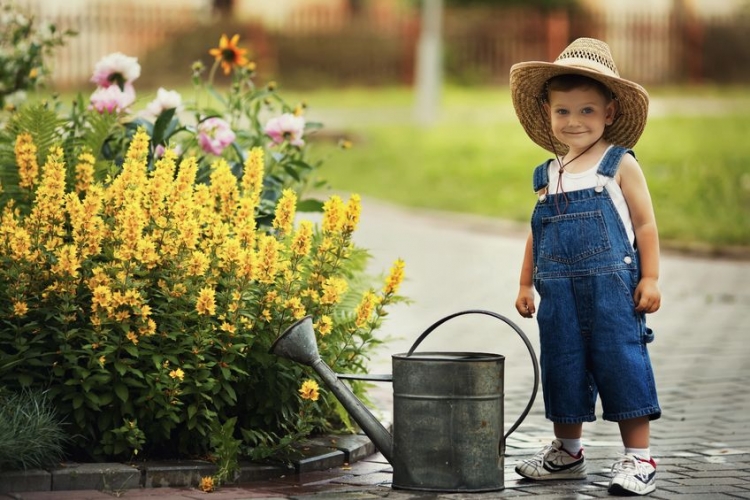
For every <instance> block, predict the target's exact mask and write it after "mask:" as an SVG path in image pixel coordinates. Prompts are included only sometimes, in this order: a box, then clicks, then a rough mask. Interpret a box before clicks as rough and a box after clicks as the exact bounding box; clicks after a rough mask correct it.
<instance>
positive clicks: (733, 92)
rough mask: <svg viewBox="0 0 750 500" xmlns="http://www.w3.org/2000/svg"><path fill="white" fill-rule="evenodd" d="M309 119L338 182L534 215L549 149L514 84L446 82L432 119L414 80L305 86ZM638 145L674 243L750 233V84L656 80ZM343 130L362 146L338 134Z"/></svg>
mask: <svg viewBox="0 0 750 500" xmlns="http://www.w3.org/2000/svg"><path fill="white" fill-rule="evenodd" d="M285 97H287V98H288V100H290V101H292V102H293V101H294V100H295V99H300V100H304V101H305V102H306V103H307V104H308V105H309V108H308V111H307V117H308V119H309V120H319V121H321V122H323V124H324V125H325V127H324V129H323V132H322V133H321V135H320V136H319V137H318V138H317V139H316V138H315V137H311V144H310V148H311V155H312V156H313V157H315V158H324V159H325V161H324V164H323V167H322V168H321V170H320V175H321V177H323V178H324V179H325V180H327V181H328V182H329V184H330V185H331V187H332V188H334V189H336V190H343V191H352V192H358V193H360V194H362V195H366V196H370V197H374V198H378V199H382V200H387V201H391V202H395V203H398V204H403V205H408V206H415V207H424V208H434V209H439V210H448V211H457V212H466V213H473V214H481V215H488V216H493V217H498V218H506V219H513V220H518V221H526V220H528V218H529V216H530V213H531V210H532V208H533V205H534V202H535V197H534V195H533V193H532V192H531V172H532V169H533V167H534V166H536V165H537V164H539V163H541V162H542V161H544V160H545V159H547V158H548V157H549V154H548V153H547V152H545V151H544V150H542V149H541V148H539V147H538V146H536V145H535V144H533V143H532V142H531V141H530V140H529V139H528V138H527V136H526V135H525V133H524V131H523V129H522V128H521V126H520V125H519V124H518V122H517V120H516V118H515V115H514V113H513V109H512V106H511V103H510V98H509V93H508V90H507V88H497V89H465V88H447V89H445V91H444V92H443V95H442V98H441V107H440V112H439V118H438V119H437V120H436V121H435V123H434V124H432V125H431V126H421V125H419V124H417V123H416V122H415V120H414V119H413V114H412V101H413V99H412V94H411V92H410V91H409V89H385V90H383V91H381V90H376V89H353V90H343V91H323V92H316V93H306V94H305V95H294V93H285ZM650 115H651V116H650V118H649V123H648V125H647V127H646V131H645V133H644V135H643V136H642V138H641V140H640V142H639V143H638V145H637V146H636V148H635V151H636V153H637V155H638V158H639V161H640V163H641V165H642V167H643V170H644V172H645V174H646V177H647V179H648V181H649V185H650V189H651V195H652V198H653V201H654V206H655V211H656V215H657V221H658V224H659V230H660V234H661V237H662V239H663V240H664V241H665V242H669V244H671V245H678V246H695V245H699V246H708V247H710V248H713V247H722V246H727V245H732V246H734V245H742V246H746V245H750V96H749V95H748V92H747V90H746V89H741V88H729V89H717V88H712V87H706V88H695V89H684V88H679V89H657V90H655V91H652V109H651V113H650ZM338 137H346V138H348V139H350V140H351V141H352V142H353V147H352V149H349V150H345V151H341V150H338V149H337V148H336V146H335V140H326V139H336V138H338Z"/></svg>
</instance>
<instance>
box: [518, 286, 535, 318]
mask: <svg viewBox="0 0 750 500" xmlns="http://www.w3.org/2000/svg"><path fill="white" fill-rule="evenodd" d="M516 311H518V314H520V315H521V316H523V317H524V318H533V317H534V313H535V312H536V306H535V305H534V287H533V286H522V287H521V288H520V290H519V291H518V297H517V298H516Z"/></svg>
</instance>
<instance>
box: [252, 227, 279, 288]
mask: <svg viewBox="0 0 750 500" xmlns="http://www.w3.org/2000/svg"><path fill="white" fill-rule="evenodd" d="M278 272H279V242H278V241H277V240H276V238H273V237H271V236H267V235H263V236H261V237H260V238H259V239H258V266H257V269H256V276H255V279H257V280H258V281H260V282H261V283H264V284H268V285H270V284H272V283H273V282H274V281H275V280H276V275H277V274H278Z"/></svg>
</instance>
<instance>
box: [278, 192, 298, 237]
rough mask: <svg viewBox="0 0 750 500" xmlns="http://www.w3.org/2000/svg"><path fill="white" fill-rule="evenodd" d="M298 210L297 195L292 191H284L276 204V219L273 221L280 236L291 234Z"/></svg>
mask: <svg viewBox="0 0 750 500" xmlns="http://www.w3.org/2000/svg"><path fill="white" fill-rule="evenodd" d="M296 210H297V193H295V192H294V190H292V189H284V190H283V191H282V193H281V199H279V202H278V203H277V204H276V217H275V218H274V220H273V227H274V228H276V229H278V230H279V234H280V236H282V237H283V236H288V235H289V234H291V232H292V227H293V225H294V216H295V214H296Z"/></svg>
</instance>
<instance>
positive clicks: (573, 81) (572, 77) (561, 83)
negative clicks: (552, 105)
mask: <svg viewBox="0 0 750 500" xmlns="http://www.w3.org/2000/svg"><path fill="white" fill-rule="evenodd" d="M590 88H593V89H594V90H596V91H597V92H599V93H600V94H601V95H602V96H603V97H604V98H605V99H606V100H607V102H609V101H611V100H612V99H614V98H615V95H614V93H613V92H612V91H611V90H610V89H609V87H607V86H606V85H604V84H603V83H602V82H600V81H599V80H595V79H593V78H589V77H588V76H583V75H578V74H575V73H569V74H566V75H558V76H553V77H552V78H550V79H549V80H547V81H546V82H545V84H544V96H543V98H544V100H545V101H547V102H548V101H549V93H550V91H552V90H555V91H559V92H568V91H570V90H574V89H590Z"/></svg>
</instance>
